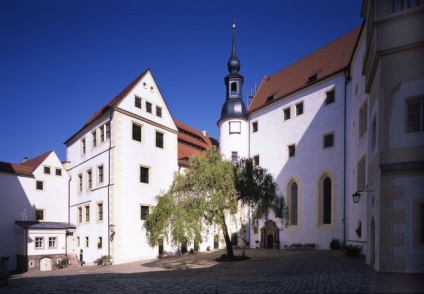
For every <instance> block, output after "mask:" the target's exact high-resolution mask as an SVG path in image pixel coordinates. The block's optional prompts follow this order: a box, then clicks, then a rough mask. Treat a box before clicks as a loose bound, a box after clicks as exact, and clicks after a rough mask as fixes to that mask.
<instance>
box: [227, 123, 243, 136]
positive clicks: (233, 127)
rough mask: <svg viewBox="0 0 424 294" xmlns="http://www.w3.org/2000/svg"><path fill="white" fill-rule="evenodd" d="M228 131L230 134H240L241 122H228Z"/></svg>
mask: <svg viewBox="0 0 424 294" xmlns="http://www.w3.org/2000/svg"><path fill="white" fill-rule="evenodd" d="M228 129H229V133H230V134H241V121H230V122H228Z"/></svg>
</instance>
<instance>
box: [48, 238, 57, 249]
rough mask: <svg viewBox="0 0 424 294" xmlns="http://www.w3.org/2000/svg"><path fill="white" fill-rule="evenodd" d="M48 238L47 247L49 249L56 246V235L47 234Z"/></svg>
mask: <svg viewBox="0 0 424 294" xmlns="http://www.w3.org/2000/svg"><path fill="white" fill-rule="evenodd" d="M48 238H49V240H48V242H49V245H48V248H49V249H55V248H58V244H57V241H58V239H57V237H50V236H49V237H48ZM52 243H53V245H52Z"/></svg>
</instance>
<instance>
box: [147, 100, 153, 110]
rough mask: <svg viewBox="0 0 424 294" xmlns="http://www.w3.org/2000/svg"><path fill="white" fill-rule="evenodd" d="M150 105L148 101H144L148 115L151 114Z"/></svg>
mask: <svg viewBox="0 0 424 294" xmlns="http://www.w3.org/2000/svg"><path fill="white" fill-rule="evenodd" d="M152 107H153V105H152V103H150V102H149V101H146V112H148V113H152Z"/></svg>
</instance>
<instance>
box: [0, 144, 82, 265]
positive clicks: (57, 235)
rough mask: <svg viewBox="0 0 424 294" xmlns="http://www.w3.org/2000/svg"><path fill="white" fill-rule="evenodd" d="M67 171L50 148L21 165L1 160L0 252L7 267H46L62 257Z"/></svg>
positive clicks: (67, 225)
mask: <svg viewBox="0 0 424 294" xmlns="http://www.w3.org/2000/svg"><path fill="white" fill-rule="evenodd" d="M68 183H69V176H68V174H67V173H66V171H65V169H64V167H63V166H62V163H61V162H60V161H59V159H58V157H57V156H56V154H55V153H54V152H53V151H50V152H47V153H44V154H42V155H40V156H38V157H36V158H33V159H30V160H28V159H26V160H25V161H24V162H22V163H20V164H13V163H7V162H0V198H1V203H2V204H1V205H0V216H1V221H0V236H1V238H0V256H8V257H10V259H9V270H10V271H14V270H20V271H26V270H33V269H42V270H50V269H51V267H52V264H54V263H57V261H58V260H60V259H63V258H64V257H66V253H67V251H66V249H67V248H66V236H67V235H70V234H72V231H73V230H74V229H75V226H74V225H72V224H70V223H69V217H68V216H69V215H68Z"/></svg>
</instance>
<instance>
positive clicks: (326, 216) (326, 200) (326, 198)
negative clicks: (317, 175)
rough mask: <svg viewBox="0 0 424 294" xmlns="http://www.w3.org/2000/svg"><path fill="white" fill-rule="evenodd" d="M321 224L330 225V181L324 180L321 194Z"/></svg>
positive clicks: (328, 179) (327, 178)
mask: <svg viewBox="0 0 424 294" xmlns="http://www.w3.org/2000/svg"><path fill="white" fill-rule="evenodd" d="M322 196H323V197H322V201H323V203H322V209H323V210H322V216H323V219H322V223H323V224H331V179H330V178H329V177H326V178H325V179H324V185H323V194H322Z"/></svg>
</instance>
